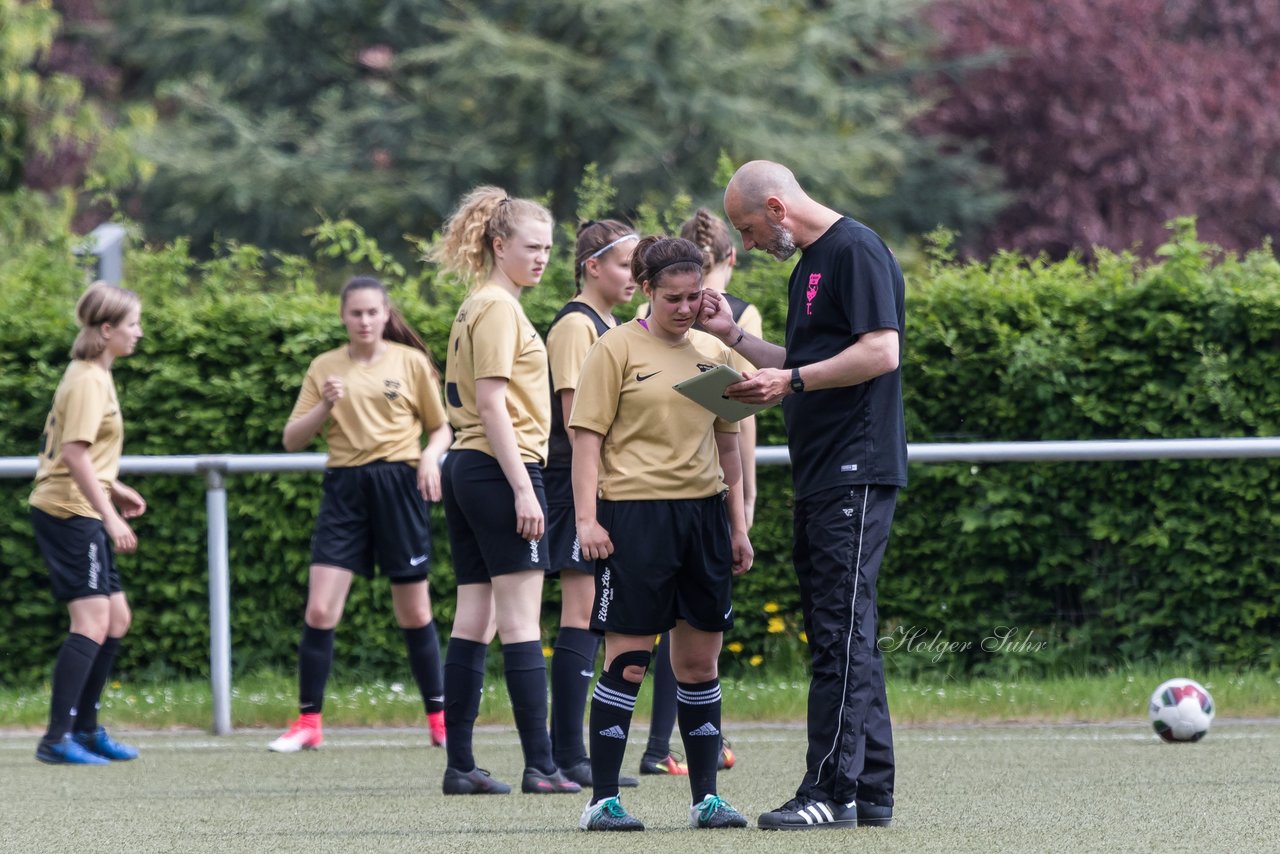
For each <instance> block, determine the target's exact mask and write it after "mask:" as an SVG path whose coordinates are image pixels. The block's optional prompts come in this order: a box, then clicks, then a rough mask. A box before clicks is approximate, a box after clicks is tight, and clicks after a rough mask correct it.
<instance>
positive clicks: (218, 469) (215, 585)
mask: <svg viewBox="0 0 1280 854" xmlns="http://www.w3.org/2000/svg"><path fill="white" fill-rule="evenodd" d="M225 469H226V463H225V462H218V463H215V464H213V465H210V466H209V467H207V468H206V469H205V473H204V476H205V512H206V514H207V516H208V525H209V677H210V680H211V682H212V687H213V734H214V735H227V734H228V733H230V732H231V569H230V565H229V563H228V561H227V488H226V480H225V477H224V474H225Z"/></svg>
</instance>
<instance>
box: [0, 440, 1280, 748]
mask: <svg viewBox="0 0 1280 854" xmlns="http://www.w3.org/2000/svg"><path fill="white" fill-rule="evenodd" d="M1265 457H1280V437H1267V438H1259V439H1131V440H1114V441H1086V442H972V443H968V442H957V443H937V444H927V445H910V446H908V448H907V458H908V459H909V460H910V461H911V462H913V463H1009V462H1100V461H1120V460H1193V459H1229V458H1235V459H1241V458H1265ZM325 459H326V458H325V455H324V454H218V455H211V456H167V457H166V456H155V457H144V456H126V457H124V458H123V459H122V460H121V462H120V473H121V474H122V475H127V476H133V475H149V474H160V475H186V476H195V477H203V478H204V481H205V512H206V513H207V515H208V522H207V524H208V558H209V638H210V641H209V647H210V648H209V672H210V680H211V682H212V688H213V732H214V733H215V734H216V735H225V734H226V733H229V732H231V570H230V567H229V565H228V562H227V486H226V479H227V476H228V475H235V474H259V473H264V472H267V473H270V472H309V471H313V472H321V471H323V470H324V465H325ZM756 461H757V462H758V463H760V464H762V465H787V464H789V463H790V461H791V458H790V456H789V455H788V453H787V449H786V447H778V446H772V447H762V448H759V449H757V451H756ZM35 473H36V458H35V457H0V478H27V479H30V478H33V477H35Z"/></svg>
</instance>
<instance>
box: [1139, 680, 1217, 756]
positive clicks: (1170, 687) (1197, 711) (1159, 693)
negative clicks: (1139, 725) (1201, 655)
mask: <svg viewBox="0 0 1280 854" xmlns="http://www.w3.org/2000/svg"><path fill="white" fill-rule="evenodd" d="M1147 713H1148V715H1149V716H1150V718H1151V726H1152V727H1153V728H1154V729H1155V731H1156V733H1157V734H1158V735H1159V736H1160V737H1161V738H1163V739H1164V740H1165V741H1199V740H1200V739H1202V738H1204V734H1205V733H1207V732H1208V731H1209V724H1210V723H1212V722H1213V697H1210V696H1209V692H1208V691H1206V690H1205V689H1204V686H1203V685H1201V684H1200V683H1199V682H1196V681H1195V680H1194V679H1183V678H1178V679H1170V680H1168V681H1167V682H1161V683H1160V687H1158V688H1156V690H1155V692H1154V693H1152V695H1151V704H1150V705H1149V706H1148V708H1147Z"/></svg>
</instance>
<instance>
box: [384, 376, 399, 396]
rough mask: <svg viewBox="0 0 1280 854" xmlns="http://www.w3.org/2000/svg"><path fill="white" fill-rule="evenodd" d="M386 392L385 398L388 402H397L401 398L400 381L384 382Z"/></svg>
mask: <svg viewBox="0 0 1280 854" xmlns="http://www.w3.org/2000/svg"><path fill="white" fill-rule="evenodd" d="M382 385H383V386H384V390H383V392H382V395H383V397H385V398H386V399H387V400H395V399H396V398H398V397H399V396H400V380H383V381H382Z"/></svg>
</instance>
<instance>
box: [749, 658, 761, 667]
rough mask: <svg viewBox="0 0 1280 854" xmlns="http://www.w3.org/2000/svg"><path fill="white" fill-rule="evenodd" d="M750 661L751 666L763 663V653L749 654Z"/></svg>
mask: <svg viewBox="0 0 1280 854" xmlns="http://www.w3.org/2000/svg"><path fill="white" fill-rule="evenodd" d="M750 662H751V666H752V667H759V666H760V665H762V664H764V656H763V655H753V656H751V658H750Z"/></svg>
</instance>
